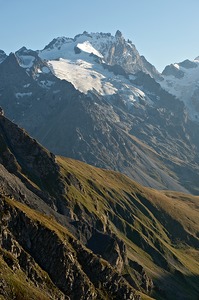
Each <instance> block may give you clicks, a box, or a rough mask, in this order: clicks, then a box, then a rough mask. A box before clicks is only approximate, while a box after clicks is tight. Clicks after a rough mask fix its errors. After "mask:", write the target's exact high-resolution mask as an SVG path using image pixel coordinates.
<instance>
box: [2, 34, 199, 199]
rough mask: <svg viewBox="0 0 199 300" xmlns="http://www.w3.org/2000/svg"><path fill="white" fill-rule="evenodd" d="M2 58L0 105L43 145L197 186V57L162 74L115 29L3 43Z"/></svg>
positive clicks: (167, 183) (190, 188)
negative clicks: (37, 47) (39, 42)
mask: <svg viewBox="0 0 199 300" xmlns="http://www.w3.org/2000/svg"><path fill="white" fill-rule="evenodd" d="M0 61H1V64H0V105H1V106H2V108H3V109H4V111H5V114H6V116H8V117H9V118H10V119H11V120H13V121H14V122H15V123H17V124H18V125H20V126H21V127H23V128H25V129H26V130H27V131H28V132H29V134H31V136H33V137H34V138H36V139H37V140H38V141H39V142H40V143H41V144H42V145H44V146H45V147H47V149H49V150H50V151H52V152H53V153H55V154H58V155H63V156H67V157H71V158H75V159H78V160H81V161H84V162H87V163H89V164H92V165H94V166H98V167H102V168H106V169H112V170H117V171H120V172H122V173H124V174H126V175H128V176H130V177H131V178H132V179H134V180H136V181H138V182H140V183H141V184H144V185H145V186H149V187H154V188H157V189H172V190H177V191H186V192H191V193H194V194H198V184H197V183H198V179H199V167H198V162H199V158H198V147H199V139H198V134H197V133H198V121H197V118H198V109H197V107H198V99H197V78H198V77H197V76H199V75H198V74H199V68H198V60H197V59H196V60H195V61H193V62H191V61H188V60H187V61H185V62H183V63H181V64H175V65H171V66H168V67H166V68H165V70H164V71H163V73H162V74H159V73H158V71H157V70H156V69H155V67H154V66H152V65H151V64H150V63H149V62H148V61H147V60H146V59H145V58H144V57H143V56H140V55H139V53H138V51H137V50H136V47H135V46H134V45H133V43H132V42H131V41H129V40H127V41H126V40H125V39H124V37H123V36H122V34H121V32H120V31H117V32H116V34H115V36H112V35H111V34H104V33H93V34H88V33H87V32H84V33H83V34H80V35H77V36H76V37H75V38H74V39H71V38H65V37H62V38H57V39H54V40H53V41H52V42H51V43H49V45H47V46H46V47H45V48H44V49H43V50H41V51H33V50H28V49H26V48H25V47H23V48H21V49H20V50H18V51H17V52H16V53H11V54H10V55H9V56H6V54H5V53H4V52H3V51H1V52H0ZM177 74H178V75H177ZM179 74H181V76H179ZM186 78H188V80H187V86H186V87H185V85H184V82H185V81H186ZM183 88H185V89H186V93H187V94H186V95H189V94H190V97H189V98H188V97H187V96H186V95H185V93H184V92H183ZM182 95H183V96H182ZM177 96H178V97H177Z"/></svg>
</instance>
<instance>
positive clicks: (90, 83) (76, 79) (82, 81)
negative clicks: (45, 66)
mask: <svg viewBox="0 0 199 300" xmlns="http://www.w3.org/2000/svg"><path fill="white" fill-rule="evenodd" d="M49 67H50V68H51V70H52V72H53V73H54V74H55V76H57V77H58V78H60V79H62V80H63V79H64V80H66V81H69V82H71V83H72V84H73V85H74V87H75V88H76V89H78V90H79V91H81V92H83V93H87V92H88V91H89V90H96V91H97V92H98V93H100V94H101V95H112V94H115V93H116V91H117V90H116V89H115V88H114V86H113V85H112V84H111V83H110V82H106V81H103V80H104V79H105V76H104V75H103V74H101V73H98V72H97V71H95V70H93V69H92V64H91V63H89V62H86V61H84V60H81V59H78V60H77V61H70V60H66V59H62V58H60V60H58V61H57V60H51V61H49Z"/></svg>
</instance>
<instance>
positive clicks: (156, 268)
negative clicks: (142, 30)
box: [0, 31, 199, 300]
mask: <svg viewBox="0 0 199 300" xmlns="http://www.w3.org/2000/svg"><path fill="white" fill-rule="evenodd" d="M0 106H1V107H2V110H1V111H0V224H1V226H0V299H1V300H11V299H19V300H26V299H35V300H36V299H41V300H44V299H54V300H58V299H59V300H65V299H66V300H92V299H97V300H98V299H99V300H100V299H104V300H105V299H107V300H108V299H110V300H111V299H116V300H123V299H126V300H128V299H132V300H138V299H143V300H147V299H159V300H162V299H169V300H174V299H180V300H181V299H182V300H198V297H199V186H198V182H199V135H198V133H199V57H197V58H196V59H195V60H192V61H190V60H185V61H183V62H181V63H175V64H171V65H170V66H167V67H166V68H165V69H164V71H163V72H162V74H160V73H159V72H158V71H157V70H156V69H155V67H154V66H153V65H151V64H150V63H149V62H148V61H147V60H146V59H145V57H143V56H140V55H139V53H138V51H137V50H136V47H135V46H134V45H133V43H132V42H131V41H130V40H125V38H124V37H123V36H122V33H121V32H120V31H117V32H116V34H115V36H112V35H111V34H109V33H108V34H107V33H91V34H88V33H87V32H84V33H83V34H80V35H77V36H76V37H75V38H74V39H72V38H66V37H61V38H56V39H54V40H53V41H52V42H50V43H49V44H48V45H47V46H46V47H45V48H44V49H43V50H38V51H33V50H30V49H26V48H25V47H23V48H21V49H19V50H18V51H17V52H15V53H11V54H10V55H9V56H7V55H6V54H5V53H4V51H3V50H0ZM4 113H5V116H4ZM22 128H24V129H22ZM30 136H31V137H30ZM53 153H54V154H53ZM66 157H67V158H66ZM88 164H89V165H88Z"/></svg>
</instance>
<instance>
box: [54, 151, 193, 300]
mask: <svg viewBox="0 0 199 300" xmlns="http://www.w3.org/2000/svg"><path fill="white" fill-rule="evenodd" d="M57 161H58V163H59V164H60V166H61V172H62V175H63V176H67V175H68V174H69V173H70V174H73V175H74V176H75V177H76V178H77V179H78V181H79V182H81V185H82V187H81V189H80V190H79V189H77V188H76V187H75V186H74V185H71V186H69V189H68V194H67V198H69V199H70V202H71V205H72V206H75V205H77V204H78V205H79V206H80V207H81V209H83V210H85V214H91V215H93V216H95V217H97V218H99V219H100V220H101V221H102V223H103V224H104V226H108V227H109V228H111V230H112V231H113V232H115V233H116V234H117V235H118V236H119V237H120V238H121V239H123V241H125V243H126V245H127V249H128V258H129V259H131V260H133V261H137V262H138V263H140V264H141V265H143V266H144V267H145V270H146V271H147V273H148V275H149V276H151V277H152V278H153V280H154V281H155V282H156V283H157V285H158V286H160V287H161V288H162V287H163V288H166V289H167V290H168V293H169V295H170V298H169V299H172V298H171V297H172V296H171V295H172V294H174V293H173V289H176V290H177V291H178V292H179V293H181V292H182V295H183V294H184V295H186V296H187V299H189V295H190V299H197V298H196V297H197V294H198V293H199V290H198V283H199V281H198V279H199V239H198V232H199V213H198V210H199V197H193V196H190V195H185V194H181V193H173V192H161V191H156V190H153V189H149V188H144V187H142V186H141V185H139V184H137V183H135V182H133V181H132V180H130V179H129V178H127V177H126V176H124V175H121V174H119V173H116V172H112V171H107V170H103V169H97V168H95V167H92V166H88V165H86V164H84V163H82V162H78V161H74V160H71V159H65V158H63V157H57ZM182 282H183V287H182ZM156 297H159V296H156ZM160 299H161V298H160ZM173 299H175V295H174V296H173Z"/></svg>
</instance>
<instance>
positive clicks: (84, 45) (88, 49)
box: [77, 41, 103, 58]
mask: <svg viewBox="0 0 199 300" xmlns="http://www.w3.org/2000/svg"><path fill="white" fill-rule="evenodd" d="M77 48H79V49H80V50H82V51H84V52H87V53H90V54H91V53H92V54H94V55H96V56H98V57H101V58H103V55H102V54H101V53H99V51H97V50H96V49H95V48H93V46H92V45H91V44H90V42H89V41H85V42H83V43H81V44H80V43H78V44H77Z"/></svg>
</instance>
